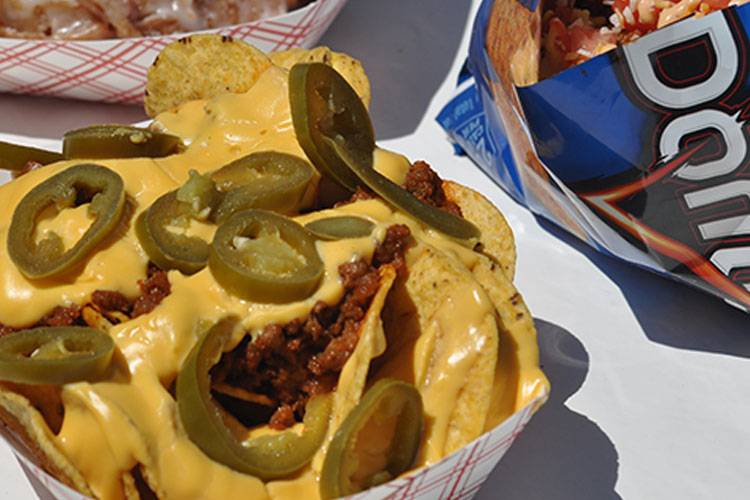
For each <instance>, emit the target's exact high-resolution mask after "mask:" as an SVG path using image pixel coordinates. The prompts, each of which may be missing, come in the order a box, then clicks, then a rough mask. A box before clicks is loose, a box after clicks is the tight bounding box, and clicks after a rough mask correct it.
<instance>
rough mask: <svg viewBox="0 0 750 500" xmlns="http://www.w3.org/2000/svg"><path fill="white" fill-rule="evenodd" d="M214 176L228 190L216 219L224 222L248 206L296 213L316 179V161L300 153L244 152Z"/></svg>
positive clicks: (215, 216) (217, 182) (219, 187)
mask: <svg viewBox="0 0 750 500" xmlns="http://www.w3.org/2000/svg"><path fill="white" fill-rule="evenodd" d="M211 176H212V177H213V179H214V181H216V184H217V187H218V189H219V190H220V191H222V192H223V193H225V194H224V196H223V199H222V201H221V203H220V204H219V206H218V207H217V208H216V212H215V214H213V215H212V218H213V220H215V221H216V222H217V223H221V222H223V221H224V220H226V219H227V218H228V217H229V216H230V215H232V214H233V213H235V212H239V211H240V210H245V209H248V208H262V209H265V210H273V211H274V212H279V213H284V214H293V213H296V212H298V211H299V209H300V206H301V203H302V201H303V197H304V194H305V191H306V190H307V186H308V184H309V183H310V181H311V180H312V179H313V176H314V170H313V167H312V165H310V164H309V163H308V162H307V161H305V160H303V159H302V158H299V157H297V156H294V155H291V154H287V153H280V152H277V151H261V152H257V153H252V154H249V155H247V156H243V157H242V158H239V159H238V160H235V161H233V162H232V163H230V164H228V165H225V166H223V167H221V168H220V169H218V170H216V171H214V172H213V173H212V174H211Z"/></svg>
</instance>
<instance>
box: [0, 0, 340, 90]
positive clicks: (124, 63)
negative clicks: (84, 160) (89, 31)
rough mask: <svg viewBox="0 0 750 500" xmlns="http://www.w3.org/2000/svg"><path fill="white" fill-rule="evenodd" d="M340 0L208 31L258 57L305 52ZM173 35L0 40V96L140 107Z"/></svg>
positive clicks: (323, 28) (322, 1) (323, 30)
mask: <svg viewBox="0 0 750 500" xmlns="http://www.w3.org/2000/svg"><path fill="white" fill-rule="evenodd" d="M345 3H346V0H316V1H315V2H312V3H310V4H308V5H307V6H305V7H303V8H301V9H297V10H294V11H292V12H289V13H287V14H284V15H282V16H276V17H272V18H268V19H263V20H260V21H255V22H252V23H246V24H238V25H234V26H227V27H224V28H218V29H214V30H208V32H212V33H219V34H221V35H228V36H231V37H234V38H238V39H241V40H245V41H246V42H249V43H251V44H253V45H254V46H256V47H258V48H259V49H261V50H262V51H264V52H273V51H276V50H286V49H290V48H294V47H303V48H309V47H311V46H313V45H314V44H315V43H317V41H318V40H319V39H320V37H321V35H322V34H323V33H324V32H325V30H326V29H327V28H328V26H329V25H330V24H331V22H332V21H333V19H334V18H335V17H336V15H337V14H338V12H339V11H340V10H341V8H342V7H343V6H344V4H345ZM181 36H185V34H184V33H183V34H174V35H165V36H154V37H136V38H123V39H111V40H87V41H62V40H26V39H15V38H0V92H5V93H13V94H32V95H46V96H54V97H62V98H71V99H83V100H88V101H102V102H114V103H121V104H140V103H141V102H142V101H143V91H144V89H145V86H146V70H147V69H148V67H149V66H150V65H151V63H152V62H153V60H154V58H155V57H156V55H157V54H158V53H159V52H160V51H161V50H162V49H163V48H164V47H165V46H166V45H167V44H169V43H170V42H172V41H173V40H176V39H177V38H180V37H181Z"/></svg>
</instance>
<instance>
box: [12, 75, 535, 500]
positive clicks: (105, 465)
mask: <svg viewBox="0 0 750 500" xmlns="http://www.w3.org/2000/svg"><path fill="white" fill-rule="evenodd" d="M286 85H287V84H286V73H285V72H284V71H283V70H281V69H278V68H271V69H269V70H268V71H266V72H265V73H264V74H263V75H262V76H261V78H260V79H259V81H258V82H257V84H256V85H255V86H254V87H253V88H252V89H251V90H250V91H249V92H248V93H246V94H241V95H225V96H221V97H218V98H216V99H214V100H212V101H210V102H192V103H188V104H186V105H184V106H183V107H182V108H180V109H179V110H178V111H176V112H168V113H165V114H163V115H161V116H159V117H158V119H157V121H156V122H155V127H156V128H159V129H163V130H167V131H170V132H172V133H175V134H177V135H180V136H181V137H183V138H184V140H185V142H186V143H187V144H189V147H188V148H187V150H186V151H185V152H184V153H182V154H180V155H174V156H171V157H167V158H161V159H153V160H152V159H125V160H102V161H97V163H101V164H104V165H106V166H107V167H109V168H111V169H112V170H115V171H116V172H118V173H119V174H120V175H121V176H122V178H123V180H124V181H125V188H126V190H127V193H128V196H129V205H130V208H131V216H130V218H129V219H127V220H126V221H124V222H123V224H122V225H121V227H120V228H118V230H117V234H116V237H113V238H111V239H110V240H109V241H108V242H107V243H106V244H105V245H104V246H103V247H102V248H100V249H99V250H98V251H97V252H95V253H94V254H92V255H91V256H90V258H89V259H87V261H86V262H85V264H84V265H83V266H82V267H81V268H79V269H77V270H76V271H75V273H74V274H73V275H70V276H66V277H65V278H64V279H59V278H57V279H50V280H44V281H43V282H39V281H37V282H31V281H29V280H27V279H26V278H25V277H24V276H23V275H22V274H21V273H20V272H19V271H18V270H17V269H16V268H15V266H14V265H13V263H12V262H11V261H10V259H9V257H8V254H7V251H6V249H5V245H2V248H1V249H0V323H3V324H6V325H9V326H16V327H23V326H25V325H29V324H32V323H34V322H35V321H37V320H38V319H39V318H40V317H41V316H43V315H44V314H46V313H48V312H49V311H51V310H52V309H53V308H54V307H55V306H57V305H71V304H86V303H88V302H89V300H90V297H91V294H92V292H93V291H94V290H97V289H103V290H115V291H120V292H122V293H124V294H125V295H126V296H129V297H134V296H136V295H138V294H139V293H140V291H139V288H138V284H137V281H138V280H139V279H143V278H145V277H146V267H147V263H148V257H147V256H146V254H145V252H144V251H143V250H142V249H141V247H140V245H139V243H138V240H137V237H136V236H135V234H134V231H133V227H132V225H133V221H134V220H135V217H137V216H138V214H139V213H140V212H141V211H143V210H144V209H146V208H147V207H148V206H149V205H150V204H151V203H152V202H153V201H154V200H155V199H156V198H157V197H158V196H160V195H161V194H163V193H164V192H166V191H168V190H171V189H175V188H176V187H178V186H179V185H181V184H182V183H184V182H185V181H186V180H187V178H188V172H189V170H190V169H194V170H197V171H198V172H200V173H203V172H207V171H210V170H214V169H216V168H218V167H220V166H222V165H224V164H226V163H228V162H229V161H231V160H233V159H236V158H237V157H239V156H242V155H245V154H248V153H250V152H253V151H264V150H277V151H284V152H287V153H291V154H295V155H298V156H301V157H304V153H303V152H302V150H301V148H300V147H299V145H298V143H297V141H296V138H295V135H294V129H293V127H292V121H291V115H290V111H289V106H288V102H287V88H286ZM70 164H71V162H63V163H60V164H55V165H51V166H48V167H45V168H44V169H40V170H36V171H33V172H30V173H29V174H27V175H24V176H22V177H20V178H18V179H17V180H14V181H13V182H11V183H9V184H7V185H5V186H2V187H0V197H2V199H3V200H4V203H3V204H2V206H0V239H2V240H3V241H5V239H6V238H7V231H8V226H9V223H10V218H11V214H12V209H13V207H15V206H16V205H17V203H18V202H19V201H20V199H21V198H22V197H23V196H24V195H25V194H26V193H27V192H28V191H29V190H30V189H31V188H32V187H33V186H35V185H37V184H38V183H40V182H41V181H42V180H44V179H46V178H49V177H50V176H52V175H54V174H56V173H57V172H59V171H61V170H63V169H64V168H66V167H67V166H69V165H70ZM408 166H409V162H408V160H406V159H405V158H404V157H402V156H400V155H396V154H393V153H389V152H385V151H382V150H379V151H378V152H377V154H376V168H378V170H379V171H381V172H385V173H387V175H389V176H390V177H391V178H393V179H396V180H397V181H398V180H399V179H402V178H403V175H404V174H405V171H406V169H408ZM332 213H336V214H351V215H359V216H361V217H365V218H367V219H369V220H371V221H372V222H373V223H375V224H376V229H375V230H374V231H373V233H372V235H371V236H370V237H365V238H358V239H349V240H341V241H333V242H319V243H318V250H319V252H320V254H321V257H322V259H323V260H324V262H325V275H324V277H323V280H322V283H321V285H320V287H319V288H318V289H317V291H316V292H315V293H314V294H313V295H312V296H311V297H310V298H308V299H306V300H303V301H300V302H296V303H292V304H262V303H253V302H248V301H244V300H240V299H238V298H236V297H234V296H232V295H230V294H228V293H227V292H225V291H224V290H223V288H221V287H220V286H219V285H218V284H217V283H216V281H215V280H214V279H213V276H212V274H211V272H210V271H209V270H208V268H206V269H203V270H202V271H199V272H198V273H196V274H194V275H192V276H183V275H182V274H180V273H179V272H177V271H170V272H169V280H170V283H171V286H172V292H171V294H170V295H169V296H168V297H166V298H165V299H164V301H163V302H162V303H161V304H160V305H159V306H158V307H157V308H156V309H154V311H152V312H151V313H149V314H147V315H143V316H140V317H138V318H135V319H133V320H130V321H127V322H125V323H121V324H119V325H116V326H115V327H113V328H112V330H111V331H110V334H111V335H112V337H113V338H114V340H115V343H116V345H117V348H118V351H119V352H118V353H117V355H116V357H115V362H114V364H113V366H112V368H111V373H110V376H109V377H108V378H107V379H106V380H104V381H102V382H98V383H86V382H80V383H74V384H68V385H66V386H64V387H63V390H62V397H63V401H64V404H65V417H64V421H63V425H62V428H61V430H60V432H59V434H58V435H57V437H56V444H57V446H58V447H59V448H60V449H61V450H62V451H63V452H64V453H65V454H66V455H67V456H68V457H69V458H70V460H71V461H72V462H73V464H74V465H75V467H76V468H77V469H78V470H79V471H80V472H81V474H82V475H83V476H84V477H85V479H86V480H87V481H88V482H89V484H90V486H91V489H92V490H93V492H94V493H95V494H96V496H97V497H99V498H102V499H107V500H109V499H120V498H123V491H122V488H121V477H122V476H123V474H126V473H128V472H129V471H130V470H131V469H132V468H133V467H135V466H137V465H138V464H142V465H144V466H145V467H147V469H148V472H147V475H148V477H149V478H151V479H152V480H153V483H154V484H156V485H158V488H157V491H156V493H157V494H158V495H159V496H160V497H161V498H176V499H189V498H203V499H211V498H215V499H224V498H233V497H235V496H237V492H242V495H243V496H244V497H247V498H257V499H260V498H266V497H269V496H273V497H283V498H317V496H318V492H317V483H316V474H317V471H319V466H320V463H321V461H322V452H321V453H319V456H317V457H316V459H315V460H314V462H313V466H312V469H311V468H310V467H308V468H307V469H306V470H304V471H302V472H301V473H300V474H299V475H298V477H295V478H291V479H289V480H284V481H275V482H273V483H270V484H268V485H266V484H264V483H263V482H262V481H260V480H259V479H257V478H254V477H252V476H248V475H244V474H240V473H237V472H234V471H233V470H231V469H229V468H227V467H224V466H222V465H220V464H218V463H215V462H213V461H212V460H210V459H209V458H207V457H206V456H205V455H204V454H203V453H202V452H201V451H200V450H199V449H198V448H197V447H196V446H195V445H194V444H193V443H192V442H191V441H190V440H188V439H187V437H186V436H185V435H184V433H183V432H182V430H181V425H180V422H179V417H178V413H177V407H176V403H175V401H174V399H173V398H172V396H171V395H170V393H169V387H170V385H171V384H172V382H173V381H174V379H175V377H176V374H177V372H178V370H179V368H180V366H181V364H182V362H183V360H184V359H185V358H186V357H187V355H188V353H189V351H190V349H191V348H192V346H193V345H194V343H195V342H196V341H197V339H198V336H199V334H200V333H201V331H202V325H205V324H206V322H213V321H216V320H217V319H219V318H221V317H223V316H226V315H228V314H236V315H238V316H240V317H241V318H242V322H241V325H240V327H241V328H238V329H237V332H236V335H235V337H234V338H233V343H232V344H233V345H234V344H236V343H238V342H239V341H240V340H241V338H242V335H244V332H245V331H250V332H251V333H254V332H259V331H260V330H261V329H262V328H263V327H264V326H265V325H267V324H268V323H270V322H276V323H281V324H284V323H287V322H289V321H291V320H292V319H294V318H299V317H304V316H306V315H307V314H308V313H309V311H310V310H311V309H312V307H313V305H314V304H315V303H316V302H317V301H320V300H322V301H324V302H326V303H331V304H332V303H336V302H337V301H338V300H339V299H340V298H341V297H342V296H343V288H342V286H341V283H340V282H339V276H338V271H337V268H338V266H339V265H340V264H342V263H344V262H347V261H351V260H353V259H357V258H360V257H364V258H366V259H369V258H370V256H371V255H372V253H373V252H374V249H375V247H376V245H377V242H378V241H379V240H381V239H382V238H383V235H384V234H385V230H386V228H387V227H388V226H390V225H392V224H393V223H404V224H408V225H409V226H410V228H411V230H412V234H414V235H415V237H416V238H418V239H420V240H422V241H425V242H429V243H430V244H432V245H435V246H438V247H440V248H442V249H443V250H446V251H450V252H452V253H453V254H455V255H457V256H458V257H459V258H460V259H461V260H462V261H463V262H464V263H466V264H467V266H468V267H471V265H472V259H475V258H476V257H475V255H474V254H473V252H471V251H470V250H467V249H465V248H464V247H462V246H460V245H458V244H456V243H454V242H452V241H450V240H448V239H446V238H444V237H442V236H440V235H439V234H437V233H436V232H434V231H432V230H429V229H427V228H424V227H423V226H421V224H419V223H418V222H417V221H415V220H414V219H412V218H410V217H408V216H406V215H405V214H403V213H400V212H396V211H394V210H393V209H392V208H391V207H390V206H388V205H386V204H385V203H383V202H382V201H380V200H368V201H363V202H358V203H355V204H350V205H345V206H343V207H340V208H338V209H336V210H324V211H321V212H316V213H311V214H306V215H303V216H299V217H298V218H297V220H298V221H299V222H300V223H305V222H307V221H309V220H312V219H314V218H317V217H326V216H329V215H331V214H332ZM88 224H90V221H89V219H88V217H87V215H86V213H85V210H83V209H76V210H70V211H68V213H63V214H62V215H60V216H58V217H55V218H50V219H48V220H45V221H43V224H40V232H45V231H57V232H64V233H66V235H65V236H64V240H65V241H66V244H72V242H73V241H74V240H75V235H78V234H81V232H82V231H83V230H85V228H86V227H87V225H88ZM383 300H384V297H383ZM491 308H492V305H491V303H489V302H488V299H487V298H486V296H485V294H484V293H483V292H481V290H480V289H463V288H462V289H456V290H446V308H445V311H444V314H442V315H441V330H442V331H444V332H449V334H450V332H455V334H453V336H452V337H451V341H450V343H449V344H448V345H450V349H448V350H446V351H445V352H444V353H442V354H441V356H442V359H441V361H440V363H442V364H444V365H445V367H446V370H445V372H444V373H443V374H442V375H439V376H440V377H441V379H440V380H439V381H438V383H435V384H433V385H431V387H433V389H432V390H431V391H432V392H430V393H429V394H425V398H426V399H429V400H430V401H432V403H431V408H432V410H431V411H432V412H433V415H431V417H432V418H434V421H435V426H434V429H435V431H434V432H433V434H434V442H430V443H428V447H429V448H430V449H433V448H434V450H435V451H434V452H430V453H429V456H430V460H429V461H435V460H437V459H439V458H440V457H441V456H442V449H443V446H444V444H443V442H444V440H445V434H446V432H447V431H446V429H447V427H448V426H449V421H450V415H451V411H452V410H453V408H452V405H451V401H452V399H451V396H445V395H446V394H451V395H453V394H456V393H457V392H458V391H459V390H460V386H461V385H462V384H463V382H464V381H465V379H466V374H467V373H468V371H469V369H470V366H471V361H472V359H473V357H474V356H476V352H477V350H480V349H481V348H482V345H481V342H480V341H477V340H476V339H473V337H472V335H471V332H472V329H473V328H474V326H475V324H476V323H478V322H480V321H483V320H484V318H485V317H486V314H487V313H488V311H491ZM378 328H379V327H378V326H377V325H373V328H372V331H373V333H372V335H373V336H372V338H369V339H368V340H367V342H366V343H364V345H363V347H362V348H361V349H363V350H366V353H364V354H357V356H364V357H363V358H362V359H364V360H365V362H364V363H363V362H362V361H361V360H360V361H359V364H357V360H356V359H355V360H354V361H352V363H348V364H347V366H346V367H345V371H346V373H347V376H346V377H344V376H343V375H342V377H341V381H340V384H339V392H341V394H342V396H341V397H342V398H348V401H344V402H343V403H342V404H343V405H344V406H346V405H349V406H351V405H353V404H355V403H356V400H357V399H358V398H359V394H357V393H356V391H357V388H356V387H354V385H355V384H354V382H352V380H355V379H357V377H364V376H366V367H367V362H366V361H367V360H369V359H372V358H373V357H375V356H377V355H378V354H380V353H381V352H382V351H383V349H384V348H385V345H384V341H383V336H382V331H380V330H378ZM381 330H382V328H381ZM430 341H431V340H430V336H426V337H425V340H424V342H430ZM516 341H517V342H528V340H527V339H516ZM532 341H533V339H532ZM360 344H363V342H362V341H361V342H360ZM233 345H230V346H227V349H230V348H231V347H232V346H233ZM534 347H535V346H534ZM421 348H423V347H420V349H421ZM358 349H359V347H358ZM534 352H535V351H534ZM353 358H355V356H353ZM414 369H415V371H417V372H419V373H422V371H423V367H419V366H416V367H414ZM363 370H364V371H363ZM499 370H500V372H501V375H502V376H503V377H505V378H506V379H508V380H516V381H519V380H521V381H522V382H519V384H520V386H519V390H518V392H519V393H523V392H524V391H526V393H528V394H526V395H525V396H524V397H519V398H517V401H512V402H510V403H509V404H508V408H507V410H508V411H514V410H517V409H519V408H520V407H522V406H523V405H524V404H526V402H528V400H529V399H530V398H531V397H533V396H535V395H537V394H538V393H539V389H540V387H536V388H533V387H532V389H530V390H529V389H528V386H529V383H528V381H523V380H525V379H524V378H523V377H522V376H519V373H522V372H524V370H527V371H528V373H534V374H536V372H534V371H533V370H538V362H537V360H536V359H535V358H534V357H533V355H532V356H531V358H530V359H518V360H515V362H511V363H508V365H507V366H506V367H504V368H500V369H499ZM350 374H351V375H350ZM527 378H529V377H527ZM537 378H538V376H537ZM531 379H532V380H536V379H534V378H533V377H531ZM544 384H545V383H544V382H542V385H544ZM537 385H538V384H537ZM339 418H343V416H339Z"/></svg>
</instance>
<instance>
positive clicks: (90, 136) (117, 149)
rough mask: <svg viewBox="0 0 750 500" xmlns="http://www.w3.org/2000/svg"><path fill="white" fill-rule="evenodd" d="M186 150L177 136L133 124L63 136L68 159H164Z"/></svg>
mask: <svg viewBox="0 0 750 500" xmlns="http://www.w3.org/2000/svg"><path fill="white" fill-rule="evenodd" d="M183 149H184V144H183V143H182V139H180V138H179V137H177V136H176V135H172V134H167V133H164V132H156V131H154V130H149V129H147V128H141V127H134V126H130V125H94V126H91V127H86V128H81V129H78V130H71V131H70V132H66V133H65V135H64V136H63V156H65V157H66V158H160V157H163V156H169V155H171V154H174V153H179V152H180V151H182V150H183Z"/></svg>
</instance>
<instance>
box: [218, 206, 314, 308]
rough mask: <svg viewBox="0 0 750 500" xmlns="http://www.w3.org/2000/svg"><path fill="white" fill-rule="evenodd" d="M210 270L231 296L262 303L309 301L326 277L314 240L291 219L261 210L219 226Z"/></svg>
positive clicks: (237, 216)
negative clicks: (324, 276) (309, 297)
mask: <svg viewBox="0 0 750 500" xmlns="http://www.w3.org/2000/svg"><path fill="white" fill-rule="evenodd" d="M208 266H209V269H211V273H212V274H213V275H214V278H216V281H217V282H218V283H219V284H220V285H221V286H223V287H224V288H225V289H226V290H227V291H228V292H230V293H232V294H234V295H236V296H238V297H240V298H243V299H246V300H253V301H257V302H292V301H295V300H301V299H304V298H306V297H308V296H310V295H311V294H312V293H313V292H314V291H315V288H317V286H318V283H319V281H320V279H321V277H322V276H323V261H322V260H321V259H320V256H319V255H318V250H317V248H316V246H315V238H314V237H313V236H312V234H310V232H309V231H307V230H306V229H305V228H303V227H302V226H301V225H299V224H298V223H296V222H295V221H293V220H292V219H290V218H288V217H285V216H283V215H280V214H277V213H274V212H268V211H266V210H258V209H252V210H244V211H242V212H237V213H235V214H234V215H232V216H231V217H229V219H227V220H226V221H225V222H224V223H222V224H221V225H219V227H218V228H217V229H216V233H215V234H214V239H213V242H212V244H211V248H210V251H209V257H208Z"/></svg>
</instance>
